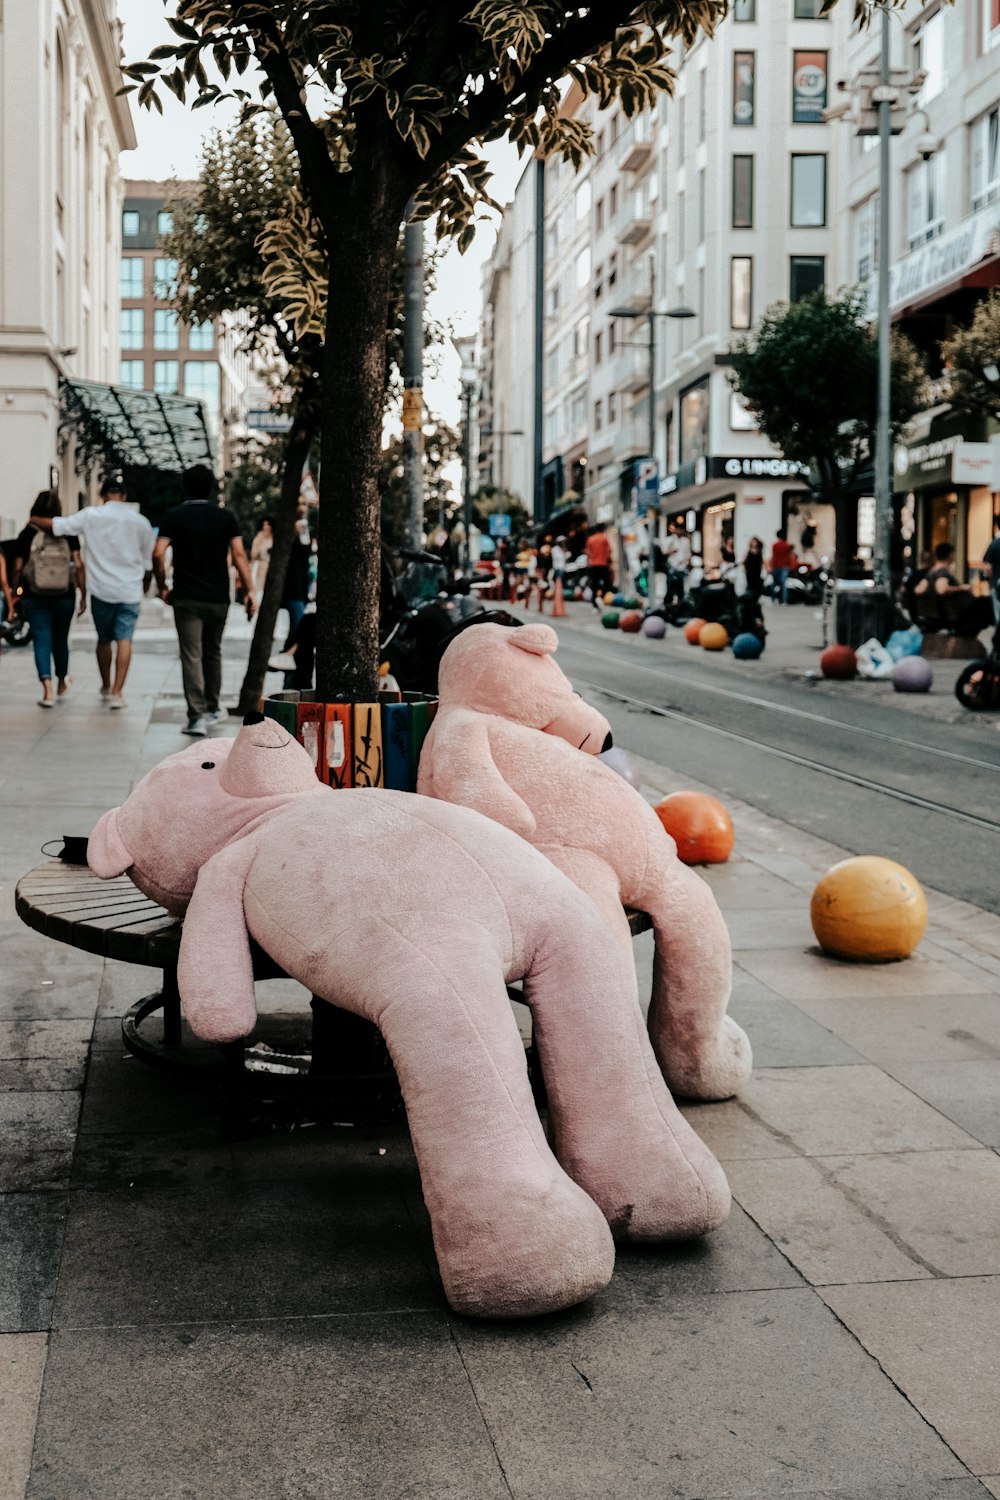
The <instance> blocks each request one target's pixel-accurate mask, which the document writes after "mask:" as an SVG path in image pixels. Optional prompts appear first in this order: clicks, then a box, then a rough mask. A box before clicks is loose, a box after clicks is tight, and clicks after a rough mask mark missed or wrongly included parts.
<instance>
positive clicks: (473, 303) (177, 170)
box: [118, 0, 523, 425]
mask: <svg viewBox="0 0 1000 1500" xmlns="http://www.w3.org/2000/svg"><path fill="white" fill-rule="evenodd" d="M118 14H119V16H120V17H121V19H122V21H123V22H124V26H125V60H126V61H127V62H140V61H142V60H143V59H144V58H146V57H148V56H149V53H150V51H151V50H152V48H153V47H157V46H159V45H160V44H161V43H163V42H168V41H170V40H172V39H173V33H172V32H171V31H170V29H169V27H168V26H167V24H166V21H165V20H164V12H163V9H162V8H161V6H160V5H158V4H156V0H118ZM131 97H132V98H133V100H134V96H131ZM161 97H162V100H163V114H162V115H159V114H157V113H156V111H155V110H152V111H149V110H145V109H139V108H138V106H137V105H135V103H134V102H133V104H132V117H133V120H134V121H135V129H136V135H137V136H138V140H139V145H138V149H137V150H135V151H124V152H122V156H121V171H122V176H123V177H125V178H140V179H144V178H148V179H151V180H153V181H159V180H162V179H167V178H171V177H196V176H197V175H198V160H199V152H200V146H201V141H202V139H203V137H204V136H205V135H207V134H210V133H211V132H212V131H213V130H219V129H224V128H225V127H226V126H228V125H231V124H232V123H233V122H234V120H235V118H236V111H235V109H234V107H233V106H232V104H230V103H224V104H220V105H213V106H209V107H207V108H205V109H199V110H194V111H193V112H192V111H191V110H190V108H185V107H184V106H183V105H182V104H180V103H179V101H178V100H176V99H175V98H174V97H173V95H172V94H170V93H168V92H167V91H166V90H161ZM487 155H488V157H489V160H490V162H491V164H492V165H493V168H494V178H493V183H492V189H491V190H492V192H493V196H494V197H495V198H496V199H497V201H498V202H501V203H506V202H509V201H510V199H511V198H512V197H513V194H514V188H515V186H516V184H517V181H518V178H519V177H520V174H521V171H522V168H523V162H522V161H521V160H520V158H519V157H518V155H517V152H516V151H515V150H514V148H513V147H512V146H510V145H508V144H507V143H506V142H502V143H499V144H494V145H492V146H491V147H490V148H489V149H488V151H487ZM432 234H433V231H432V229H431V227H430V226H428V230H427V235H428V242H430V240H431V238H432ZM495 237H496V236H495V230H494V229H493V227H492V225H490V224H489V223H488V222H487V223H484V224H483V225H482V227H481V228H480V230H479V232H478V234H477V235H476V238H475V240H474V242H473V244H472V246H471V248H470V249H469V250H468V251H467V253H466V254H465V255H464V256H461V255H459V254H458V252H457V251H456V250H454V249H451V250H449V251H448V252H447V255H446V258H445V261H444V262H443V264H442V265H441V267H440V268H439V273H438V278H437V280H438V289H437V292H436V293H435V295H434V297H433V298H432V299H431V300H430V301H429V305H428V308H427V312H428V315H430V316H432V317H435V318H437V319H438V320H439V321H441V322H442V323H445V324H448V325H450V326H451V329H452V331H453V332H454V333H458V334H464V333H474V332H475V330H476V328H477V326H478V322H479V300H480V276H481V271H482V266H483V263H484V262H485V260H486V259H487V257H488V256H489V253H490V250H491V249H492V247H493V242H494V239H495ZM440 364H441V370H440V373H439V374H437V375H428V376H427V378H426V379H425V399H426V402H427V406H428V408H429V410H430V411H431V412H432V413H434V414H435V415H440V416H442V417H444V418H445V419H446V420H447V421H449V422H451V423H452V424H453V425H457V424H458V422H459V408H460V398H459V361H458V356H457V354H456V353H455V351H454V350H453V349H452V347H451V345H450V343H449V344H448V345H447V346H446V348H445V350H444V351H443V353H442V355H441V359H440Z"/></svg>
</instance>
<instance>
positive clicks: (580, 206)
mask: <svg viewBox="0 0 1000 1500" xmlns="http://www.w3.org/2000/svg"><path fill="white" fill-rule="evenodd" d="M589 213H590V182H589V180H588V181H587V182H581V183H580V186H579V187H578V188H577V190H576V221H577V223H579V222H580V220H581V219H585V218H586V217H587V215H588V214H589Z"/></svg>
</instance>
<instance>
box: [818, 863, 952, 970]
mask: <svg viewBox="0 0 1000 1500" xmlns="http://www.w3.org/2000/svg"><path fill="white" fill-rule="evenodd" d="M809 915H810V917H811V918H812V926H813V932H814V933H815V934H816V939H817V941H818V943H819V945H820V947H821V948H823V949H824V950H825V951H826V952H827V953H832V954H833V956H834V957H835V958H849V959H867V960H868V961H872V960H881V961H885V960H888V959H898V958H909V956H910V954H911V953H912V952H913V950H914V948H915V947H916V946H917V944H918V943H919V942H920V939H921V938H922V937H923V935H924V932H925V930H926V927H927V899H926V897H925V896H924V893H923V890H922V888H921V886H920V882H919V881H918V880H917V879H915V877H914V876H913V875H911V874H910V872H909V870H905V869H904V868H903V866H902V865H897V864H896V862H895V861H894V860H891V859H882V858H880V857H879V856H877V855H873V854H862V855H858V856H856V857H855V858H853V859H843V860H841V861H840V863H839V864H836V865H834V866H833V868H832V869H830V870H828V871H827V872H826V874H825V875H824V876H823V878H822V880H821V881H820V882H819V884H818V885H817V887H816V889H815V890H814V891H813V895H812V902H811V904H810V908H809Z"/></svg>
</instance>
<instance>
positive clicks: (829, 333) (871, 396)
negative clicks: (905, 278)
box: [730, 289, 927, 572]
mask: <svg viewBox="0 0 1000 1500" xmlns="http://www.w3.org/2000/svg"><path fill="white" fill-rule="evenodd" d="M865 306H866V293H865V292H864V291H863V290H861V289H855V290H851V291H847V292H843V293H841V294H840V295H839V296H836V297H831V296H828V295H827V293H826V292H825V291H822V290H821V291H818V292H815V293H813V295H812V296H810V297H804V298H803V299H802V300H801V301H799V302H793V303H792V304H791V305H786V304H784V303H779V304H778V305H776V306H775V307H772V308H770V309H769V310H768V311H767V312H766V313H765V314H764V316H763V318H762V319H761V321H760V324H759V326H758V327H757V329H756V330H755V331H754V332H753V333H751V334H748V335H747V336H746V337H745V338H743V339H741V340H740V341H739V343H737V344H736V346H735V347H734V348H733V350H732V351H731V354H730V362H731V364H732V375H731V377H730V381H731V384H732V386H733V388H734V390H736V391H738V392H739V394H740V395H741V396H742V397H743V399H744V401H745V402H746V404H747V406H748V407H749V409H750V411H751V412H752V413H753V415H754V417H755V418H756V421H757V425H758V426H759V427H760V429H761V431H762V432H763V433H764V434H765V436H766V437H768V438H769V439H770V441H771V442H772V443H773V444H774V446H775V447H776V448H777V449H778V451H779V453H781V454H783V455H784V457H785V458H787V459H791V461H792V462H793V463H801V464H807V465H808V466H809V467H810V468H812V469H814V470H815V471H817V472H818V474H819V478H820V487H821V498H822V499H824V500H829V501H830V502H831V503H832V504H833V505H835V506H836V507H837V549H838V552H837V567H838V571H839V572H843V571H845V570H846V565H847V563H848V562H849V561H850V556H849V551H850V544H851V543H850V539H851V536H852V534H853V528H852V527H851V525H850V524H849V518H848V516H847V512H846V504H847V500H848V495H849V491H850V487H851V485H852V484H854V483H855V482H856V480H857V479H858V477H859V475H860V474H861V472H862V470H863V469H865V468H868V467H869V466H870V464H871V455H872V453H873V452H874V448H875V427H876V422H877V415H878V346H877V342H876V338H875V329H874V327H872V326H871V325H870V324H869V322H868V321H867V318H866V313H865ZM926 383H927V371H926V369H925V367H924V363H923V360H922V358H921V356H920V354H919V353H918V352H917V350H916V349H915V348H914V346H913V345H912V344H911V343H910V341H909V340H908V339H906V338H904V337H903V335H902V334H900V333H897V332H895V331H894V332H893V335H892V430H893V435H894V436H897V435H898V434H899V432H900V431H901V430H902V428H903V427H905V426H906V424H907V422H908V421H909V420H910V418H911V417H912V416H913V415H914V413H915V412H917V411H919V410H920V407H921V406H922V405H923V401H924V390H925V387H926Z"/></svg>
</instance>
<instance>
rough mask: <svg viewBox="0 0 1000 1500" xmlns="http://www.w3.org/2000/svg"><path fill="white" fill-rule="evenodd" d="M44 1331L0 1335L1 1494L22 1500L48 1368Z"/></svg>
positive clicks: (6, 1498)
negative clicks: (40, 1397) (46, 1365)
mask: <svg viewBox="0 0 1000 1500" xmlns="http://www.w3.org/2000/svg"><path fill="white" fill-rule="evenodd" d="M47 1343H48V1339H47V1337H46V1335H45V1334H44V1333H20V1334H15V1333H6V1334H3V1335H2V1336H0V1495H3V1496H4V1497H5V1500H20V1497H21V1496H22V1495H23V1494H24V1490H25V1485H26V1483H27V1479H28V1470H29V1468H30V1466H31V1449H32V1444H33V1442H34V1437H35V1419H36V1416H37V1412H38V1399H39V1394H40V1391H41V1387H42V1372H43V1371H44V1369H45V1355H46V1345H47Z"/></svg>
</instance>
